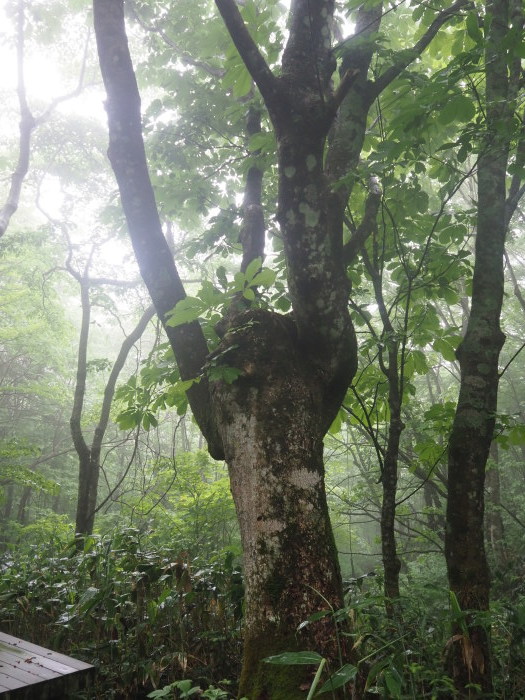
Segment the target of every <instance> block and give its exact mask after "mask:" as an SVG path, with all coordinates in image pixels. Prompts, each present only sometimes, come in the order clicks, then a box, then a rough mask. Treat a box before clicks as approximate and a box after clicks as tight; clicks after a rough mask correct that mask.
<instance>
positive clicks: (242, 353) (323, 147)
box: [94, 0, 465, 700]
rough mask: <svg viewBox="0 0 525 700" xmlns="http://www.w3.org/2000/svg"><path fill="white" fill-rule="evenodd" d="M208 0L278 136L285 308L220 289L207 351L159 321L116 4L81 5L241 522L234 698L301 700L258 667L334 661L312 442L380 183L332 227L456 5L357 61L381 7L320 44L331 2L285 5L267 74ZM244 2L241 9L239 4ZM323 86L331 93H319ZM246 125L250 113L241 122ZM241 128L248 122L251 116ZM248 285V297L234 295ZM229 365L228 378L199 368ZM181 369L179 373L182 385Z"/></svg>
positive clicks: (259, 233) (135, 97) (342, 380)
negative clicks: (384, 97) (352, 269)
mask: <svg viewBox="0 0 525 700" xmlns="http://www.w3.org/2000/svg"><path fill="white" fill-rule="evenodd" d="M215 4H216V6H217V8H218V11H219V12H220V14H221V15H222V18H223V20H224V24H225V26H226V28H227V30H228V32H229V34H230V36H231V39H232V40H233V43H234V44H235V47H236V49H237V51H238V53H239V55H240V57H241V58H242V61H243V62H244V64H245V66H246V68H247V70H248V71H249V73H250V75H251V78H252V79H253V81H254V83H255V85H256V86H257V89H258V91H259V93H260V95H261V97H262V100H263V102H264V105H265V108H266V110H267V114H268V115H269V118H270V121H271V124H272V126H273V130H274V133H275V138H276V143H277V155H276V160H277V162H276V165H277V169H278V176H279V179H278V205H277V220H278V223H279V227H280V235H281V237H282V241H283V246H284V256H285V261H286V279H287V287H288V293H289V297H290V300H291V304H292V310H291V312H290V313H289V314H286V315H284V314H279V313H276V312H275V311H274V310H272V309H270V308H264V307H263V306H261V304H253V305H251V304H250V300H249V299H246V298H244V299H240V298H239V297H238V295H237V296H234V298H233V300H232V304H231V305H230V306H229V308H228V310H227V311H226V313H225V315H224V318H223V320H222V322H221V323H220V324H219V325H218V327H217V330H218V333H219V335H220V342H219V345H218V347H216V348H214V349H213V353H212V356H211V358H210V354H209V353H210V348H209V347H208V344H207V341H206V338H205V335H204V334H203V330H202V327H201V325H200V324H199V322H198V321H191V322H188V323H184V324H178V325H170V323H169V322H168V321H169V318H170V314H171V312H172V311H173V309H174V307H175V306H176V304H177V303H178V302H180V301H181V300H183V299H184V298H185V290H184V288H183V285H182V283H181V279H180V277H179V274H178V271H177V269H176V267H175V264H174V262H173V257H172V255H171V253H170V250H169V247H168V245H167V243H166V240H165V238H164V236H163V232H162V227H161V222H160V218H159V214H158V209H157V205H156V201H155V196H154V192H153V188H152V185H151V181H150V177H149V173H148V167H147V160H146V155H145V148H144V142H143V136H142V124H141V106H140V96H139V91H138V87H137V82H136V78H135V74H134V70H133V66H132V62H131V58H130V53H129V49H128V43H127V37H126V32H125V23H124V12H123V0H94V21H95V31H96V36H97V45H98V52H99V58H100V65H101V69H102V75H103V79H104V83H105V87H106V91H107V97H108V99H107V105H106V106H107V112H108V121H109V138H110V144H109V152H108V153H109V158H110V161H111V164H112V167H113V170H114V172H115V176H116V179H117V182H118V186H119V190H120V195H121V200H122V205H123V208H124V212H125V215H126V218H127V222H128V228H129V232H130V236H131V240H132V243H133V246H134V250H135V254H136V257H137V260H138V263H139V266H140V269H141V274H142V276H143V279H144V281H145V283H146V285H147V287H148V290H149V292H150V294H151V297H152V300H153V302H154V304H155V307H156V310H157V313H158V315H159V318H160V319H161V320H162V322H163V324H164V327H165V330H166V333H167V336H168V338H169V341H170V343H171V346H172V348H173V351H174V354H175V357H176V360H177V364H178V367H179V371H180V376H181V379H182V380H183V381H188V382H189V383H191V387H190V388H189V389H188V392H187V394H188V399H189V402H190V405H191V409H192V412H193V415H194V417H195V419H196V421H197V422H198V424H199V426H200V428H201V430H202V432H203V435H204V436H205V438H206V440H207V444H208V449H209V452H210V454H211V455H212V457H214V458H216V459H224V460H226V462H227V465H228V468H229V474H230V479H231V489H232V493H233V498H234V501H235V506H236V510H237V516H238V520H239V525H240V531H241V538H242V546H243V553H244V572H245V584H246V603H245V635H244V660H243V671H242V676H241V683H240V694H241V695H243V694H244V695H247V696H248V697H250V698H251V699H252V700H255V699H256V698H278V697H283V698H287V700H293V698H299V697H303V696H304V689H301V686H303V688H304V683H305V682H306V683H307V682H308V680H309V672H308V671H305V670H304V667H301V666H298V667H291V668H290V667H288V668H284V669H283V668H282V667H279V666H273V665H272V666H268V665H266V664H265V665H264V668H263V665H262V663H261V662H262V659H264V658H265V657H268V656H270V655H274V654H277V653H279V652H281V651H285V650H286V651H293V650H297V649H315V650H317V651H318V652H320V653H321V654H323V655H324V656H326V657H327V658H328V659H330V660H333V661H335V660H336V659H337V648H336V643H335V641H334V630H333V627H332V626H331V623H330V621H329V618H326V617H325V618H322V619H319V620H318V621H317V622H315V623H312V624H309V625H306V626H302V627H301V631H300V632H297V628H298V626H299V625H300V623H301V622H302V621H304V620H306V619H307V618H308V617H309V616H311V615H312V613H314V612H316V611H318V610H320V609H323V608H326V606H327V604H328V605H329V606H331V607H332V608H334V609H337V608H339V607H340V606H342V603H343V595H342V585H341V576H340V571H339V566H338V561H337V552H336V549H335V546H334V540H333V536H332V532H331V527H330V522H329V518H328V510H327V503H326V495H325V488H324V466H323V438H324V436H325V434H326V432H327V430H328V428H329V426H330V425H331V423H332V421H333V420H334V417H335V416H336V414H337V412H338V410H339V407H340V405H341V402H342V400H343V398H344V396H345V393H346V391H347V389H348V387H349V385H350V382H351V380H352V378H353V376H354V373H355V371H356V366H357V343H356V337H355V333H354V328H353V325H352V322H351V318H350V315H349V311H348V299H349V292H350V284H349V278H348V275H347V271H348V268H349V266H350V265H351V264H352V261H353V260H354V259H355V257H356V256H357V255H358V253H359V249H360V248H361V246H362V245H363V244H364V242H365V241H366V238H367V236H368V234H369V232H370V230H371V228H372V222H373V221H374V219H375V217H376V214H377V209H378V206H379V202H380V199H381V192H380V190H379V188H378V187H377V186H376V185H375V183H373V185H372V186H371V187H370V188H369V192H368V197H367V201H366V205H365V207H364V210H363V218H362V221H361V223H360V224H359V225H357V226H356V227H355V228H354V231H353V233H352V235H351V236H350V237H348V232H346V236H344V213H345V207H346V205H347V203H348V198H349V196H350V193H351V190H352V182H353V179H352V178H351V177H348V174H349V173H352V172H354V171H355V169H356V167H357V164H358V161H359V156H360V152H361V149H362V146H363V141H364V137H365V130H366V125H367V118H368V113H369V110H370V107H371V106H372V104H373V103H374V102H375V100H376V99H377V97H378V96H379V95H380V93H381V92H382V91H383V90H384V89H385V88H386V87H387V86H388V85H390V83H391V82H392V81H393V80H395V78H397V77H398V76H399V74H400V73H401V72H402V71H403V70H404V69H405V68H406V66H407V65H409V63H411V62H412V61H413V60H414V59H415V58H417V56H419V55H420V54H421V52H422V51H423V50H424V49H425V48H426V46H427V45H428V44H429V43H430V41H431V40H432V38H433V37H434V36H435V34H436V33H437V32H438V30H439V29H440V27H441V26H442V25H443V24H444V23H445V22H447V21H448V20H450V19H451V18H453V17H455V16H456V15H457V14H458V13H459V12H460V10H461V8H462V7H463V6H464V4H465V2H464V1H463V0H459V1H458V2H456V3H454V4H453V5H451V6H449V7H446V8H445V9H443V10H442V11H441V12H436V15H435V17H434V19H433V21H432V22H431V23H430V25H429V26H428V28H427V29H426V31H424V33H423V34H422V36H421V38H420V39H419V40H418V41H417V42H416V43H415V44H414V46H412V47H410V48H408V49H405V50H402V51H399V52H398V53H391V54H390V62H389V65H388V66H386V67H385V69H384V70H381V71H379V72H378V73H377V74H376V76H375V79H371V77H370V74H369V69H370V66H371V63H372V60H373V58H374V55H375V52H376V50H377V46H378V44H377V43H376V42H375V37H377V32H378V30H379V27H380V24H381V18H382V14H383V6H382V4H381V3H380V2H378V3H370V4H368V3H365V4H364V5H363V6H361V7H360V8H359V9H358V10H357V11H356V17H355V20H356V24H355V35H354V37H353V38H350V40H347V41H345V42H342V43H340V46H339V49H338V56H339V57H340V65H339V72H338V73H336V70H337V63H336V59H335V53H334V51H333V41H332V28H333V21H334V5H335V2H334V0H316V1H315V2H312V1H311V0H292V2H291V9H290V14H289V18H288V34H287V40H286V43H285V46H284V47H283V52H282V58H281V61H280V66H279V67H278V70H272V69H271V68H270V66H269V64H268V63H267V61H266V60H265V58H264V56H263V53H262V52H261V50H260V48H259V47H258V45H257V44H256V42H255V41H254V40H253V38H252V34H251V33H250V31H249V28H248V26H247V24H246V23H245V21H244V20H243V17H242V15H241V13H240V11H239V7H238V5H237V3H236V2H235V0H216V3H215ZM241 4H242V5H244V4H245V3H239V5H241ZM334 85H337V87H334ZM252 125H253V122H252ZM248 127H249V128H248V130H249V129H250V124H248ZM260 179H261V178H260V173H259V174H258V173H256V172H255V171H254V170H251V171H250V172H249V173H248V178H247V183H246V186H247V189H246V197H245V205H246V206H245V207H244V215H245V218H244V224H243V227H242V236H241V241H242V244H243V253H244V255H243V263H242V265H243V269H244V270H246V268H247V263H249V262H250V261H251V260H250V259H252V260H257V259H258V258H260V257H261V254H262V251H263V250H264V217H263V212H262V208H261V200H260V196H259V195H260ZM248 296H250V295H248ZM221 365H227V366H228V367H233V368H235V369H236V374H237V375H238V376H237V378H236V379H235V381H233V382H229V381H225V379H224V378H221V376H220V372H219V373H217V371H215V372H214V373H213V375H210V373H209V372H208V371H207V368H209V367H213V368H214V370H217V368H218V367H219V368H220V367H221ZM192 380H193V381H192Z"/></svg>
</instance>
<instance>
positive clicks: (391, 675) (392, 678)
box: [385, 668, 402, 698]
mask: <svg viewBox="0 0 525 700" xmlns="http://www.w3.org/2000/svg"><path fill="white" fill-rule="evenodd" d="M385 685H386V687H387V690H388V692H389V697H391V698H400V697H401V685H402V679H401V677H400V675H399V673H398V672H397V671H396V669H395V668H390V669H389V670H388V671H386V672H385Z"/></svg>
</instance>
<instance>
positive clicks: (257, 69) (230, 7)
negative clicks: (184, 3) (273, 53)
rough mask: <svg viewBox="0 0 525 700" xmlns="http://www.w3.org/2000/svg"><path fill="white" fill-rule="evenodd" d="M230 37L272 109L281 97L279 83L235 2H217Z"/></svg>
mask: <svg viewBox="0 0 525 700" xmlns="http://www.w3.org/2000/svg"><path fill="white" fill-rule="evenodd" d="M215 4H216V5H217V9H218V10H219V12H220V13H221V16H222V19H223V20H224V24H225V25H226V28H227V29H228V32H229V33H230V37H231V39H232V41H233V43H234V44H235V48H236V49H237V51H238V52H239V55H240V57H241V58H242V60H243V62H244V65H245V66H246V68H247V70H248V72H249V73H250V75H251V76H252V78H253V81H254V83H255V84H256V85H257V87H258V88H259V90H260V92H261V95H262V97H263V100H264V101H265V103H266V105H267V106H268V108H269V109H270V106H271V105H272V104H275V101H276V98H277V97H278V95H279V83H278V81H277V78H276V77H275V76H274V74H273V73H272V71H271V70H270V68H269V66H268V64H267V63H266V61H265V60H264V57H263V55H262V54H261V52H260V51H259V48H258V46H257V44H256V43H255V41H254V40H253V39H252V36H251V34H250V32H249V31H248V28H247V27H246V25H245V23H244V20H243V18H242V16H241V13H240V12H239V9H238V7H237V4H236V3H235V0H215Z"/></svg>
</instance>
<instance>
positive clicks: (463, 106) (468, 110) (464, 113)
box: [438, 95, 476, 124]
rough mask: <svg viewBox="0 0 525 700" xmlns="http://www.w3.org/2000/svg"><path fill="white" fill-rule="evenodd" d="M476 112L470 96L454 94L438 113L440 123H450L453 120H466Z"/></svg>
mask: <svg viewBox="0 0 525 700" xmlns="http://www.w3.org/2000/svg"><path fill="white" fill-rule="evenodd" d="M475 114H476V107H475V106H474V103H473V101H472V100H471V99H470V97H467V96H466V95H454V96H453V97H451V98H450V100H448V101H447V102H446V104H445V106H444V107H443V109H442V110H441V112H440V114H439V117H438V119H439V121H440V123H441V124H450V123H451V122H453V121H457V122H468V121H471V120H472V119H473V117H474V116H475Z"/></svg>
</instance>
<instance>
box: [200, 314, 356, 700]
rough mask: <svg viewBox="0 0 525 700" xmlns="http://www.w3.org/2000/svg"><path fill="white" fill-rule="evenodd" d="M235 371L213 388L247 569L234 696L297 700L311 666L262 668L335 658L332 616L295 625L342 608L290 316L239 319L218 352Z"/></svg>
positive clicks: (319, 453)
mask: <svg viewBox="0 0 525 700" xmlns="http://www.w3.org/2000/svg"><path fill="white" fill-rule="evenodd" d="M224 350H229V352H228V353H227V355H226V357H227V361H228V364H233V365H234V366H235V367H237V368H240V369H242V370H243V374H242V375H241V377H240V378H239V379H238V380H237V381H236V382H235V383H234V384H233V385H227V384H224V383H222V382H215V383H214V384H213V385H212V394H211V395H212V401H213V405H214V411H215V413H216V415H217V420H218V423H219V425H220V426H221V435H222V437H223V442H224V448H225V456H226V461H227V463H228V467H229V473H230V481H231V489H232V494H233V498H234V501H235V505H236V509H237V515H238V519H239V524H240V531H241V538H242V546H243V553H244V563H245V570H244V576H245V587H246V598H245V639H244V665H243V671H242V676H241V682H240V689H239V694H240V696H244V695H245V696H247V697H249V698H253V699H254V700H255V699H257V698H261V699H262V698H287V699H288V698H299V697H303V696H304V691H303V690H301V685H302V684H304V683H306V684H308V683H309V682H311V680H312V676H311V668H308V667H300V666H297V667H287V668H286V671H284V670H283V668H282V667H279V666H273V665H269V664H262V665H261V663H260V661H261V659H262V658H264V657H266V656H269V655H271V654H276V653H279V652H282V651H295V650H304V649H315V650H316V651H318V652H319V653H320V654H322V655H325V656H326V657H327V658H329V659H332V660H337V658H338V654H337V648H336V643H335V630H334V626H333V621H332V619H331V618H330V617H327V618H326V619H324V620H322V621H320V622H317V623H315V624H310V625H308V626H307V627H305V628H304V630H303V631H302V632H301V633H300V634H297V633H296V630H297V627H298V626H299V625H300V623H301V622H304V621H305V620H306V619H307V618H308V616H309V615H311V614H312V613H313V612H316V611H319V610H323V609H327V601H328V603H329V604H330V605H331V606H332V607H333V608H334V609H339V608H341V607H342V605H343V595H342V586H341V576H340V572H339V566H338V563H337V552H336V549H335V544H334V539H333V535H332V530H331V526H330V520H329V517H328V508H327V502H326V494H325V489H324V466H323V435H324V431H323V429H322V426H323V425H324V424H325V422H326V417H325V416H324V415H323V414H324V408H323V386H322V384H321V383H320V382H319V380H318V379H317V378H316V375H315V373H314V372H313V371H312V366H311V365H310V364H309V362H308V360H306V359H305V356H304V352H303V351H302V347H301V344H300V343H299V341H298V337H297V330H296V327H295V324H294V322H293V321H292V320H291V319H290V318H286V317H283V316H280V315H278V314H274V313H272V312H270V311H264V310H260V309H259V310H251V311H245V312H243V313H240V314H239V315H238V316H237V317H236V318H235V321H234V325H233V326H232V328H231V330H230V331H229V332H228V333H227V335H226V336H225V338H224V340H223V343H222V344H221V352H224Z"/></svg>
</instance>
